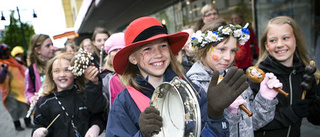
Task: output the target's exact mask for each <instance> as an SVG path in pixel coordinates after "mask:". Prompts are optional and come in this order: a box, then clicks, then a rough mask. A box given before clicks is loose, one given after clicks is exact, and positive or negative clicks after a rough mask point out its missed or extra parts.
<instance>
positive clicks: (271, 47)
mask: <svg viewBox="0 0 320 137" xmlns="http://www.w3.org/2000/svg"><path fill="white" fill-rule="evenodd" d="M265 48H266V49H267V50H268V52H269V54H270V55H271V56H273V57H274V58H276V59H277V60H278V61H280V63H281V64H283V65H285V66H288V67H290V66H292V65H293V55H294V52H295V50H296V38H295V36H294V33H293V29H292V27H291V26H290V25H289V24H282V25H278V24H273V25H270V26H269V31H268V33H267V42H266V43H265Z"/></svg>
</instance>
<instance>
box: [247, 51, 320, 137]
mask: <svg viewBox="0 0 320 137" xmlns="http://www.w3.org/2000/svg"><path fill="white" fill-rule="evenodd" d="M293 62H294V63H293V64H294V65H293V67H286V66H284V65H282V64H281V63H280V62H278V61H277V60H276V59H275V58H274V57H272V56H268V57H267V58H266V59H265V60H264V61H262V62H261V63H260V65H259V68H260V69H262V70H263V71H264V72H265V73H267V72H272V73H274V74H275V76H277V78H278V79H279V80H280V82H281V83H282V84H283V88H282V89H283V90H284V91H286V92H288V93H289V96H288V97H285V96H284V95H282V94H278V95H277V98H278V100H279V103H278V105H277V106H276V113H275V116H274V120H273V121H271V122H270V123H269V124H267V125H266V126H265V127H263V128H261V129H259V130H258V131H255V136H256V137H258V136H270V137H271V136H272V137H278V136H279V137H284V136H287V134H288V132H290V133H289V134H290V137H299V136H300V126H301V119H300V118H298V116H297V115H296V114H295V113H294V111H293V110H292V107H291V105H292V104H294V103H295V102H297V101H299V100H301V96H302V92H303V90H302V89H301V87H300V84H301V82H302V76H303V74H304V73H305V72H304V68H305V66H304V65H303V64H302V63H301V61H300V60H299V59H298V58H296V57H295V58H294V61H293ZM314 83H315V82H314ZM250 87H251V88H252V90H253V91H254V92H255V93H257V92H258V91H259V88H260V84H259V83H253V82H250ZM314 87H315V86H314ZM306 99H307V100H309V101H310V102H311V103H310V107H309V113H310V114H309V116H308V117H307V118H308V120H309V121H311V122H312V120H314V118H315V117H318V116H317V115H319V113H318V112H319V107H317V106H319V98H318V97H317V98H316V97H315V88H313V89H312V90H311V91H308V92H307V95H306Z"/></svg>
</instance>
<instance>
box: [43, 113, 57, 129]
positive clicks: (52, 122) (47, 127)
mask: <svg viewBox="0 0 320 137" xmlns="http://www.w3.org/2000/svg"><path fill="white" fill-rule="evenodd" d="M59 116H60V114H58V115H57V116H56V117H55V118H54V119H53V120H52V121H51V123H50V124H49V125H48V126H47V128H46V129H47V130H48V129H49V127H50V126H51V125H52V124H53V122H54V121H56V120H57V118H58V117H59Z"/></svg>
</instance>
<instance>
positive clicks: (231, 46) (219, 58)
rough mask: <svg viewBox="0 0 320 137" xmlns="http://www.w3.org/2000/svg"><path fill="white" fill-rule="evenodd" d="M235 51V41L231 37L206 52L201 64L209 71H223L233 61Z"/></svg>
mask: <svg viewBox="0 0 320 137" xmlns="http://www.w3.org/2000/svg"><path fill="white" fill-rule="evenodd" d="M236 49H237V39H236V38H234V37H233V36H231V37H230V38H229V40H227V41H226V40H225V41H222V42H221V43H219V44H218V45H217V46H215V47H213V46H211V48H210V49H209V50H208V51H207V53H206V56H205V58H204V59H202V63H203V64H204V65H205V66H206V67H208V68H209V69H210V70H212V71H213V70H218V71H223V70H225V69H227V68H228V67H229V66H230V65H231V64H232V63H233V61H234V59H235V56H236Z"/></svg>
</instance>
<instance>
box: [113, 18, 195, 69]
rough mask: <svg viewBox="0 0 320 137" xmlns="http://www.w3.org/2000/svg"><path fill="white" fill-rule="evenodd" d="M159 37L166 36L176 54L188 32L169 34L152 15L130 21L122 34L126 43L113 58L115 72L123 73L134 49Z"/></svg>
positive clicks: (184, 41)
mask: <svg viewBox="0 0 320 137" xmlns="http://www.w3.org/2000/svg"><path fill="white" fill-rule="evenodd" d="M160 38H167V39H168V42H169V45H170V48H171V51H172V53H173V54H175V55H177V54H178V52H179V51H180V50H181V49H182V47H183V46H184V44H185V43H186V41H187V40H188V38H189V34H188V33H186V32H177V33H174V34H170V35H169V34H167V30H166V29H165V28H164V27H163V25H162V24H161V23H160V21H159V20H157V19H156V18H153V17H141V18H138V19H136V20H134V21H132V22H131V23H130V24H129V26H128V28H127V30H126V32H125V34H124V40H125V44H126V45H125V47H124V48H123V49H121V50H120V51H119V52H118V53H117V54H116V55H115V56H114V59H113V67H114V70H115V71H116V73H118V74H120V75H122V74H123V72H124V71H125V69H126V66H127V62H128V58H129V56H130V54H131V52H132V51H133V50H134V49H136V48H138V47H139V46H142V45H145V44H148V43H150V42H152V41H154V40H157V39H160Z"/></svg>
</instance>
